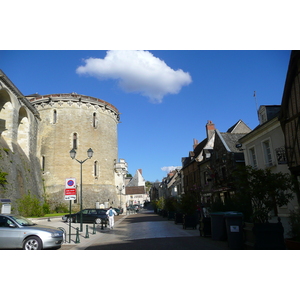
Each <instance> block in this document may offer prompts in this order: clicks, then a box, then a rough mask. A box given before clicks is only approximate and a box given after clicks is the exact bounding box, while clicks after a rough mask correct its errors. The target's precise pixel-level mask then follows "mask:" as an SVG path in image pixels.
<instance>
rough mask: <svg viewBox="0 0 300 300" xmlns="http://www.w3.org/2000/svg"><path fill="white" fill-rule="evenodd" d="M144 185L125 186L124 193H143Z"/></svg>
mask: <svg viewBox="0 0 300 300" xmlns="http://www.w3.org/2000/svg"><path fill="white" fill-rule="evenodd" d="M145 193H146V191H145V187H144V186H127V187H126V188H125V194H126V195H132V194H145Z"/></svg>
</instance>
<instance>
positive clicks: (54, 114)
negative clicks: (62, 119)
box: [53, 109, 57, 124]
mask: <svg viewBox="0 0 300 300" xmlns="http://www.w3.org/2000/svg"><path fill="white" fill-rule="evenodd" d="M56 122H57V111H56V109H54V111H53V124H56Z"/></svg>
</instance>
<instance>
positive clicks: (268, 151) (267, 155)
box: [261, 138, 274, 168]
mask: <svg viewBox="0 0 300 300" xmlns="http://www.w3.org/2000/svg"><path fill="white" fill-rule="evenodd" d="M267 144H268V145H269V147H267ZM261 145H262V151H263V156H264V162H265V166H266V167H267V168H269V167H272V166H274V157H273V153H272V149H273V148H272V143H271V139H270V138H267V139H265V140H263V141H262V142H261Z"/></svg>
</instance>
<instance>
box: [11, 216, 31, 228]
mask: <svg viewBox="0 0 300 300" xmlns="http://www.w3.org/2000/svg"><path fill="white" fill-rule="evenodd" d="M11 218H12V219H13V220H14V221H15V222H17V223H18V224H19V225H21V226H33V225H35V223H33V222H31V221H30V220H28V219H26V218H24V217H21V216H11Z"/></svg>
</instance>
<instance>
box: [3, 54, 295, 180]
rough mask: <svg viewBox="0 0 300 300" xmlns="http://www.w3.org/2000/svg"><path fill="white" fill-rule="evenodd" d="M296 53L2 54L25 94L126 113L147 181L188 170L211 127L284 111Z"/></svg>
mask: <svg viewBox="0 0 300 300" xmlns="http://www.w3.org/2000/svg"><path fill="white" fill-rule="evenodd" d="M289 56H290V51H287V50H283V51H276V50H271V51H267V50H261V51H254V50H250V51H244V50H243V51H238V50H236V51H222V50H214V51H209V50H182V51H181V50H160V51H151V50H149V51H142V50H139V51H89V50H82V51H79V50H70V51H65V50H58V51H52V50H50V51H22V50H15V51H10V50H7V51H6V50H2V51H0V69H2V70H3V71H4V73H5V74H6V75H7V76H8V77H9V78H10V79H11V80H12V82H13V83H14V84H15V85H16V86H17V87H18V89H19V90H20V91H21V92H22V93H23V94H24V95H29V94H32V93H36V92H37V93H39V94H41V95H45V94H51V93H71V92H76V93H78V94H83V95H88V96H92V97H96V98H100V99H102V100H105V101H107V102H109V103H111V104H113V105H114V106H116V107H117V108H118V110H119V111H120V112H121V123H120V124H119V125H118V137H119V158H123V159H125V160H126V161H127V163H128V168H129V173H131V174H132V175H134V173H135V171H136V170H137V169H142V170H143V176H144V178H145V180H149V181H156V180H159V181H160V180H161V179H162V178H163V177H165V176H166V174H167V170H169V167H176V166H181V158H182V157H184V156H188V153H189V151H191V150H192V145H193V139H194V138H195V139H197V140H198V141H199V142H200V141H202V140H203V139H204V138H205V137H206V132H205V124H206V123H207V121H208V120H211V121H213V123H214V124H215V126H216V128H217V129H218V130H219V131H221V132H223V131H227V129H228V128H229V127H231V126H232V125H233V124H234V123H236V122H237V121H238V120H239V119H242V120H243V121H244V122H245V123H246V124H247V125H248V126H249V127H250V128H251V129H253V128H255V127H256V126H257V125H258V119H257V114H256V103H255V99H254V97H253V94H254V91H256V100H257V104H258V106H259V105H271V104H276V105H277V104H280V103H281V98H282V93H283V88H284V83H285V77H286V72H287V67H288V62H289Z"/></svg>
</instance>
